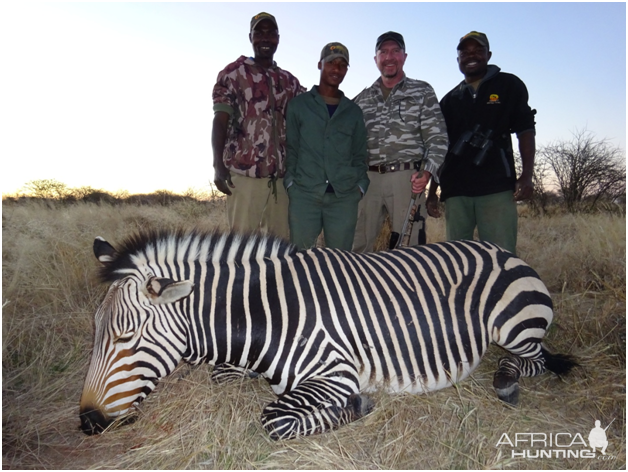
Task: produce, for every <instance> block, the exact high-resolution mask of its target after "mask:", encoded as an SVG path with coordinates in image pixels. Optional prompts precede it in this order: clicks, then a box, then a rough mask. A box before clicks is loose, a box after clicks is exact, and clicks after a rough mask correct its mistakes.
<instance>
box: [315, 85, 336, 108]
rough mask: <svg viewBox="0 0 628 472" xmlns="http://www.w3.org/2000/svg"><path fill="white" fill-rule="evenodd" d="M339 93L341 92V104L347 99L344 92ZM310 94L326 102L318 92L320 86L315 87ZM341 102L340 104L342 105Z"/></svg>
mask: <svg viewBox="0 0 628 472" xmlns="http://www.w3.org/2000/svg"><path fill="white" fill-rule="evenodd" d="M338 92H340V102H343V101H344V99H345V94H344V92H343V91H342V90H338ZM310 93H312V95H314V96H315V97H316V96H318V97H320V99H321V101H322V102H323V103H324V102H325V100H323V96H322V95H321V94H320V93H319V92H318V85H313V86H312V88H311V89H310ZM340 102H339V103H338V104H340Z"/></svg>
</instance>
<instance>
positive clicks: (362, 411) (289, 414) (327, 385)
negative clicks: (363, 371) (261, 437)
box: [262, 377, 374, 440]
mask: <svg viewBox="0 0 628 472" xmlns="http://www.w3.org/2000/svg"><path fill="white" fill-rule="evenodd" d="M347 389H348V386H347V383H346V379H340V380H338V379H334V378H330V377H324V378H313V379H309V380H306V381H304V382H302V383H301V384H299V385H298V386H297V387H296V388H295V389H294V390H291V391H289V392H286V393H285V394H283V395H282V396H280V397H279V398H278V399H277V400H276V401H274V402H272V403H270V404H268V405H267V406H266V408H264V411H263V413H262V425H263V426H264V429H266V431H267V432H268V434H270V437H271V438H272V439H275V440H278V439H292V438H294V437H297V436H308V435H311V434H317V433H322V432H325V431H329V430H332V429H335V428H337V427H339V426H341V425H343V424H347V423H351V422H353V421H355V420H357V419H359V418H362V417H363V416H365V415H367V414H368V413H370V412H371V411H372V409H373V406H374V403H373V401H372V400H371V399H370V397H368V396H367V395H362V394H360V393H357V392H349V391H347ZM355 390H357V385H356V387H355Z"/></svg>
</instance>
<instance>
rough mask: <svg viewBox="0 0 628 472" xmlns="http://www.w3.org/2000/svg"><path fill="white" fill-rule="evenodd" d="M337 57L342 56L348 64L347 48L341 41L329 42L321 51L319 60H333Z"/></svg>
mask: <svg viewBox="0 0 628 472" xmlns="http://www.w3.org/2000/svg"><path fill="white" fill-rule="evenodd" d="M337 57H342V58H343V59H344V60H345V61H347V64H349V50H348V49H347V47H346V46H345V45H343V44H341V43H329V44H327V45H326V46H325V47H324V48H323V50H322V51H321V61H323V62H329V61H333V60H334V59H336V58H337Z"/></svg>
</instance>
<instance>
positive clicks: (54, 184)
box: [22, 179, 69, 200]
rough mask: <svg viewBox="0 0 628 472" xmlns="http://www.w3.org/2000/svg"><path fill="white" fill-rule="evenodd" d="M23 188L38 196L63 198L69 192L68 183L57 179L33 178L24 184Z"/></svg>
mask: <svg viewBox="0 0 628 472" xmlns="http://www.w3.org/2000/svg"><path fill="white" fill-rule="evenodd" d="M22 190H23V191H24V192H25V193H26V194H28V195H30V196H33V197H36V198H51V199H58V200H61V199H63V198H65V197H67V195H68V194H69V189H68V186H67V185H66V184H64V183H63V182H59V181H58V180H56V179H40V180H31V181H30V182H27V183H26V184H24V187H23V188H22Z"/></svg>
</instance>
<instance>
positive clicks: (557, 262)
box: [2, 188, 626, 469]
mask: <svg viewBox="0 0 628 472" xmlns="http://www.w3.org/2000/svg"><path fill="white" fill-rule="evenodd" d="M67 190H68V189H67V188H65V190H64V189H62V191H67ZM87 193H88V194H90V195H92V196H93V195H94V193H93V192H92V193H90V192H87ZM171 196H172V195H167V194H165V193H163V192H162V193H157V195H153V196H145V198H144V199H140V200H136V201H133V200H128V199H125V198H126V197H129V196H128V195H127V196H121V197H125V198H120V196H119V197H116V199H113V200H112V199H110V198H109V197H105V196H102V195H101V198H90V199H85V198H83V197H81V198H70V199H68V198H61V199H59V198H58V197H57V198H52V197H51V196H50V195H40V196H39V198H23V197H22V198H20V197H19V196H16V197H14V198H5V199H3V211H2V261H3V262H2V264H3V265H2V305H3V310H2V315H3V316H2V445H3V447H2V456H3V468H6V469H29V468H42V469H48V468H50V469H82V468H101V469H121V468H131V469H178V468H188V469H312V468H313V469H380V468H381V469H485V468H498V469H608V468H612V469H623V468H625V466H626V421H625V419H626V411H625V405H626V403H625V394H626V219H625V211H624V210H623V207H617V208H615V207H613V209H612V211H595V212H588V213H578V212H576V213H570V212H566V211H564V210H563V209H561V208H560V207H550V206H548V208H549V209H551V211H546V212H543V213H539V212H538V211H535V209H534V208H533V207H531V206H522V207H521V208H520V215H521V219H520V242H519V249H518V252H519V255H520V256H521V257H522V258H523V259H524V260H525V261H527V262H528V263H529V264H530V265H531V266H532V267H534V268H535V269H536V270H537V272H538V273H539V274H540V276H541V278H542V279H543V280H544V282H545V283H546V285H547V286H548V287H549V289H550V291H551V292H552V296H553V300H554V304H555V318H554V323H553V325H552V327H551V329H550V331H549V334H548V337H547V346H548V347H549V348H550V349H551V350H553V351H555V352H562V353H567V354H571V355H573V356H576V357H577V358H578V361H579V363H580V367H578V368H577V369H576V370H575V372H573V373H572V374H570V375H569V376H568V377H565V378H558V377H556V376H555V375H553V374H549V373H548V374H545V375H543V376H539V377H535V378H530V379H522V382H521V387H522V392H521V402H520V405H519V406H518V407H516V408H512V407H509V406H506V405H504V404H502V403H500V402H499V401H498V400H497V398H496V396H495V394H494V391H493V388H492V376H493V372H494V370H495V368H496V362H497V359H498V358H499V357H500V356H501V355H502V352H501V351H500V349H498V348H496V347H491V349H489V352H488V355H487V356H486V357H485V359H484V360H483V362H482V364H481V366H480V368H479V369H478V370H477V371H476V372H475V373H474V374H473V376H472V377H471V378H469V379H467V380H465V381H463V382H461V383H460V384H458V385H456V386H455V387H454V388H449V389H445V390H441V391H438V392H435V393H431V394H428V395H420V396H411V395H387V394H383V393H379V394H377V395H376V396H375V399H376V408H375V410H374V411H373V413H371V414H370V415H368V416H367V417H366V418H364V419H362V420H360V421H358V422H356V423H353V424H350V425H347V426H344V427H342V428H341V429H339V430H337V431H334V432H331V433H326V434H323V435H319V436H312V437H308V438H304V439H297V440H292V441H285V442H273V441H272V440H270V439H269V437H268V435H267V434H266V433H265V432H264V431H263V430H262V427H261V425H260V422H259V415H260V413H261V411H262V408H263V406H264V405H265V404H266V403H268V402H270V401H272V399H273V393H272V392H271V390H270V388H269V387H268V386H267V385H266V384H265V382H264V381H263V380H257V379H256V380H247V381H242V382H238V383H235V384H232V385H216V384H213V383H212V382H211V381H210V379H209V377H210V373H211V367H209V366H199V367H194V368H191V367H188V366H185V365H182V366H180V368H179V369H178V370H177V371H176V372H175V373H174V374H173V375H171V376H170V377H168V378H166V379H164V381H163V382H162V383H161V384H160V385H159V386H158V387H157V389H156V391H155V392H154V393H153V394H152V395H151V396H149V398H148V399H147V400H146V401H145V402H144V403H143V404H142V405H141V409H140V411H139V415H138V419H137V421H135V422H134V423H133V424H131V425H126V426H119V427H114V428H112V429H111V430H109V431H107V432H106V433H105V434H102V435H98V436H85V435H84V434H83V433H82V432H80V430H79V419H78V402H79V397H80V395H81V390H82V386H83V381H84V376H85V374H86V372H87V366H88V362H89V359H90V353H91V349H92V341H93V329H94V327H93V315H94V312H95V310H96V308H97V307H98V305H99V304H100V302H101V300H102V298H103V296H104V294H105V291H106V289H107V287H106V286H103V285H101V284H99V283H98V282H97V280H96V277H95V275H96V270H97V267H98V262H97V261H96V259H95V258H94V256H93V253H92V242H93V240H94V238H95V237H96V236H103V237H104V238H105V239H107V240H108V241H110V242H111V243H112V244H114V245H115V243H116V242H119V241H121V240H122V239H123V238H125V237H126V236H127V235H129V234H130V233H132V232H134V231H136V230H138V229H140V228H142V229H147V228H164V227H172V228H174V227H192V226H196V227H200V228H202V229H213V228H220V229H226V221H225V216H224V200H223V199H221V198H219V197H217V196H212V195H198V194H196V195H194V194H193V192H190V195H187V196H175V197H172V198H170V197H171ZM199 197H200V198H199ZM386 238H387V236H386V235H385V234H383V235H382V247H383V246H385V241H386ZM443 239H444V222H443V221H442V219H441V220H434V219H429V220H428V240H429V241H431V242H434V241H440V240H443ZM595 420H600V421H601V423H602V425H603V427H605V426H606V425H608V424H609V423H611V421H613V420H614V421H613V423H612V425H611V426H610V427H609V429H608V430H607V432H606V434H607V437H608V441H609V446H608V449H607V451H606V452H607V457H606V460H600V459H599V458H596V459H590V458H580V457H579V458H574V457H571V458H569V457H562V456H558V457H554V456H552V457H551V458H542V459H528V458H522V457H520V456H514V457H513V455H512V450H513V448H511V447H510V446H508V445H504V444H503V443H502V444H501V445H499V446H498V445H497V444H498V442H500V440H501V439H502V437H503V434H504V433H507V434H508V435H509V437H510V438H512V439H513V440H514V437H515V434H516V433H543V434H545V435H547V438H548V441H549V435H550V434H553V435H555V434H557V433H569V434H570V435H571V436H570V438H572V439H573V438H577V436H576V435H577V434H580V435H581V437H582V438H584V441H586V440H587V436H588V434H589V431H590V430H591V428H593V425H594V422H595ZM539 448H540V446H539V444H538V443H537V444H536V445H535V447H533V448H529V447H525V446H521V447H519V448H517V449H516V451H517V452H520V451H521V450H523V449H531V450H532V451H534V450H538V449H539ZM582 448H584V446H583V445H582V444H579V443H576V444H575V445H574V446H573V447H571V448H569V449H570V450H579V449H582ZM546 449H559V448H557V447H551V448H550V447H547V448H546ZM563 449H565V448H563ZM602 459H604V458H602Z"/></svg>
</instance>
